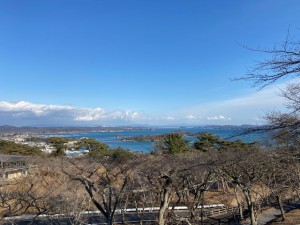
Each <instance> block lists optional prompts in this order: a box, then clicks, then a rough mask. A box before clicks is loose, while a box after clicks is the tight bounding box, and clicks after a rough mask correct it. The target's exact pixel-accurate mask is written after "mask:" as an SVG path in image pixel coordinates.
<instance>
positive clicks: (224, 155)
mask: <svg viewBox="0 0 300 225" xmlns="http://www.w3.org/2000/svg"><path fill="white" fill-rule="evenodd" d="M267 164H268V161H267V154H266V152H263V151H261V150H259V149H242V150H238V149H234V150H232V151H227V152H221V153H220V154H219V172H222V173H223V175H224V177H226V178H227V179H228V182H231V183H232V184H233V186H237V187H238V188H240V190H241V191H242V193H243V195H244V198H245V199H246V203H247V208H248V210H249V212H250V219H251V225H257V208H258V206H259V200H260V199H261V198H262V195H263V191H262V188H264V186H263V180H264V178H265V176H266V175H267V174H268V172H269V170H268V166H267Z"/></svg>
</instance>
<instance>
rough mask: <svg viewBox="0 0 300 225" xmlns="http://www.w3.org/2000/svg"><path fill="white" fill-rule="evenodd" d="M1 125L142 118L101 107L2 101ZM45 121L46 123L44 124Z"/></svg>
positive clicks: (122, 111) (130, 112)
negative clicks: (25, 122) (15, 122)
mask: <svg viewBox="0 0 300 225" xmlns="http://www.w3.org/2000/svg"><path fill="white" fill-rule="evenodd" d="M0 116H1V118H2V120H3V121H2V120H1V119H0V123H2V124H5V123H10V122H13V121H19V122H21V121H22V120H23V122H24V121H30V123H32V122H34V121H39V122H40V123H49V124H51V123H60V122H64V123H70V124H72V122H100V123H101V122H108V121H114V120H124V121H131V120H136V119H139V118H140V117H141V115H140V114H139V113H138V112H134V111H130V110H128V111H126V110H115V111H107V110H105V109H102V108H100V107H97V108H79V107H72V106H65V105H45V104H34V103H31V102H26V101H19V102H6V101H0ZM43 121H44V122H43Z"/></svg>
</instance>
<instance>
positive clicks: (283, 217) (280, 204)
mask: <svg viewBox="0 0 300 225" xmlns="http://www.w3.org/2000/svg"><path fill="white" fill-rule="evenodd" d="M276 200H277V203H278V205H279V209H280V213H281V219H282V221H285V212H284V208H283V203H282V199H281V196H280V195H276Z"/></svg>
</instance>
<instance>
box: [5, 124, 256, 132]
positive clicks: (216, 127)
mask: <svg viewBox="0 0 300 225" xmlns="http://www.w3.org/2000/svg"><path fill="white" fill-rule="evenodd" d="M157 127H158V126H118V127H107V126H97V127H79V126H74V127H31V126H24V127H15V126H10V125H3V126H0V133H26V132H27V133H28V132H32V133H62V132H97V131H120V130H122V131H124V130H150V129H155V128H157ZM168 127H170V126H168ZM185 127H191V126H180V127H179V128H185ZM192 127H201V128H204V129H212V130H220V129H224V130H235V129H240V130H246V129H250V128H255V127H257V126H254V125H240V126H235V125H205V126H192ZM159 128H164V127H163V126H159Z"/></svg>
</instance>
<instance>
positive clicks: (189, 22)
mask: <svg viewBox="0 0 300 225" xmlns="http://www.w3.org/2000/svg"><path fill="white" fill-rule="evenodd" d="M299 11H300V1H298V0H263V1H262V0H252V1H242V0H240V1H238V0H229V1H225V0H206V1H204V0H191V1H183V0H182V1H178V0H160V1H158V0H151V1H146V0H109V1H108V0H107V1H104V0H89V1H83V0H81V1H78V0H63V1H62V0H43V1H40V0H29V1H23V0H2V1H0V31H1V35H0V78H1V82H0V125H2V124H10V125H17V126H23V125H93V126H94V125H128V124H149V125H171V124H174V125H175V124H191V125H201V124H237V125H238V124H259V123H262V119H261V117H262V116H263V115H264V114H265V113H267V112H269V111H271V110H274V109H280V108H281V106H282V103H283V100H282V99H281V98H280V97H278V95H277V94H278V91H279V88H278V86H270V87H268V88H266V89H264V90H263V91H260V92H257V91H256V90H255V89H253V88H251V87H250V83H247V82H243V81H235V82H232V81H231V80H230V78H233V77H238V76H241V75H243V74H245V73H246V72H247V68H250V67H251V66H253V65H254V63H255V61H257V60H262V59H264V58H265V57H266V56H265V55H263V54H260V53H257V52H251V51H248V50H246V49H245V48H243V47H241V45H247V46H249V47H253V48H257V47H266V48H267V47H273V46H274V44H275V43H278V42H280V41H282V40H283V39H284V38H285V36H286V34H287V31H288V29H290V33H291V34H292V35H299V26H300V25H299V19H300V18H299V17H300V16H299ZM276 85H279V86H280V87H283V86H284V85H285V84H284V83H278V84H276Z"/></svg>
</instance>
